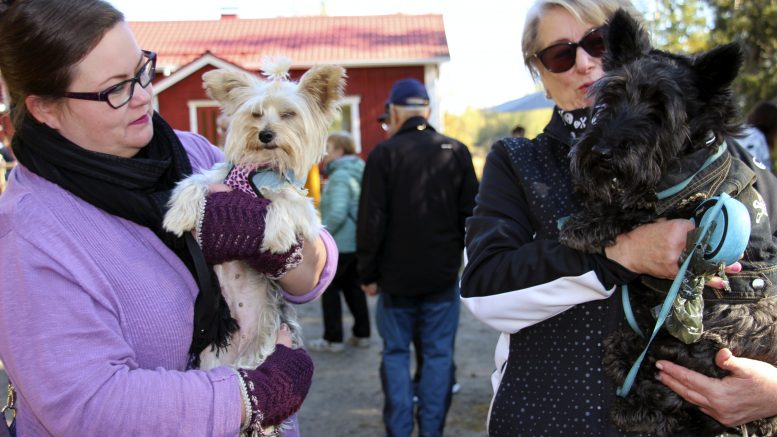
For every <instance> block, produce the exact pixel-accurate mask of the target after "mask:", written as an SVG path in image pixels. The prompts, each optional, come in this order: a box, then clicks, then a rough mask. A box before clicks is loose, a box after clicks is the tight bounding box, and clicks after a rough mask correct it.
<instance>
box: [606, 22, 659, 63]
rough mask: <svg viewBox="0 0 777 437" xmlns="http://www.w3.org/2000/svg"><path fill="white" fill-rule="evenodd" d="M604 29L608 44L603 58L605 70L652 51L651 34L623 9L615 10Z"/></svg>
mask: <svg viewBox="0 0 777 437" xmlns="http://www.w3.org/2000/svg"><path fill="white" fill-rule="evenodd" d="M604 31H605V44H606V45H607V51H606V52H605V53H604V59H603V60H602V66H603V68H604V71H609V70H612V69H614V68H618V67H620V66H622V65H625V64H628V63H629V62H632V61H634V60H636V59H638V58H640V57H642V56H644V55H646V54H648V53H649V52H650V36H649V35H648V33H647V32H646V31H645V29H644V28H643V27H642V25H641V24H639V22H638V21H637V20H636V19H634V17H632V16H631V15H629V13H628V12H626V11H625V10H623V9H618V10H617V11H615V13H614V14H613V15H612V17H610V19H609V20H608V22H607V25H606V26H605V28H604Z"/></svg>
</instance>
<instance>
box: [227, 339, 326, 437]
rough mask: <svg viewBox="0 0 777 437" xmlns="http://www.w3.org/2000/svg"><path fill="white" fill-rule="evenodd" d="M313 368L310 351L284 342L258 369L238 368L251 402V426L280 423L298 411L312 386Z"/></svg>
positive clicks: (258, 428)
mask: <svg viewBox="0 0 777 437" xmlns="http://www.w3.org/2000/svg"><path fill="white" fill-rule="evenodd" d="M313 369H314V366H313V360H311V359H310V356H309V355H308V354H307V352H305V351H304V350H303V349H290V348H287V347H286V346H283V345H280V344H279V345H276V346H275V352H273V353H272V354H271V355H270V356H269V357H267V360H265V362H264V363H262V364H261V365H260V366H259V367H257V368H256V369H254V370H248V369H238V374H240V376H241V377H242V378H243V381H244V382H245V385H246V389H247V390H246V391H247V394H248V399H249V402H250V404H251V419H250V423H251V429H253V430H255V431H261V430H262V428H264V427H267V426H277V425H280V424H281V423H282V422H283V421H284V420H286V419H287V418H288V417H290V416H291V415H292V414H294V413H295V412H297V411H298V410H299V408H300V406H301V405H302V402H303V401H304V400H305V396H307V394H308V390H310V385H311V382H312V380H313Z"/></svg>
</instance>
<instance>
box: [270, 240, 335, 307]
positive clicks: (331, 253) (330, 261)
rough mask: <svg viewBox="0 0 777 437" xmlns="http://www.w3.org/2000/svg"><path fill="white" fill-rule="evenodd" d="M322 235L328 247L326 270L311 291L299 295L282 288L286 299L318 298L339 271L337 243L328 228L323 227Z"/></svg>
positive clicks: (290, 300)
mask: <svg viewBox="0 0 777 437" xmlns="http://www.w3.org/2000/svg"><path fill="white" fill-rule="evenodd" d="M318 235H319V236H320V237H321V241H323V242H324V247H325V248H326V264H324V270H322V271H321V276H320V277H319V278H318V284H316V286H315V287H314V288H313V289H312V290H310V291H309V292H307V293H305V294H303V295H301V296H298V295H294V294H291V293H289V292H287V291H286V290H283V289H281V293H283V297H284V299H286V300H287V301H289V302H291V303H306V302H310V301H311V300H313V299H315V298H317V297H318V296H320V295H321V294H323V293H324V291H325V290H326V289H327V287H329V284H331V283H332V280H333V279H334V278H335V273H336V272H337V259H338V256H339V253H338V251H337V244H335V240H334V238H332V236H331V235H329V232H327V231H326V229H322V230H321V233H319V234H318Z"/></svg>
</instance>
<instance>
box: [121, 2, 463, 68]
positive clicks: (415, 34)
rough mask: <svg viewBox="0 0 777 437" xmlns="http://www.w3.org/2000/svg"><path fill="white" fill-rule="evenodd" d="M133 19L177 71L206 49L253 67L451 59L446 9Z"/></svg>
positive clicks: (165, 64)
mask: <svg viewBox="0 0 777 437" xmlns="http://www.w3.org/2000/svg"><path fill="white" fill-rule="evenodd" d="M229 17H230V16H224V17H222V19H220V20H202V21H155V22H151V21H133V22H130V23H129V24H130V27H131V28H132V30H133V32H134V33H135V36H136V37H137V39H138V41H139V43H140V45H141V47H142V48H144V49H147V50H154V51H156V52H157V55H158V59H157V69H159V70H166V71H167V72H171V71H175V70H176V69H178V68H179V67H180V66H182V65H185V64H188V63H190V62H192V61H194V60H195V59H196V58H198V57H200V56H202V54H203V53H204V52H206V51H210V52H211V53H214V54H217V55H218V56H219V57H221V58H223V59H225V60H226V61H228V62H232V63H234V64H237V65H240V66H242V67H243V68H246V69H249V70H259V69H260V67H261V60H262V58H263V57H265V56H275V55H283V56H286V57H289V58H291V60H292V62H293V67H297V68H303V67H310V66H312V65H316V64H321V63H336V64H340V65H344V66H367V65H373V66H375V65H400V64H401V65H408V64H416V65H421V64H430V63H437V64H439V63H442V62H445V61H448V60H449V59H450V54H449V52H448V43H447V40H446V38H445V28H444V25H443V19H442V15H439V14H429V15H403V14H397V15H375V16H357V17H326V16H312V17H279V18H263V19H242V18H234V16H231V17H233V18H229Z"/></svg>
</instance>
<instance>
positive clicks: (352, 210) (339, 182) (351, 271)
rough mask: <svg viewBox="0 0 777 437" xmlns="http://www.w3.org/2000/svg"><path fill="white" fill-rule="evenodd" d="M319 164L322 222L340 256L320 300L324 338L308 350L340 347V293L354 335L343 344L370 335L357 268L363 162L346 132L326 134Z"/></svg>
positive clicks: (363, 343) (365, 342) (363, 342)
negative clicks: (322, 167)
mask: <svg viewBox="0 0 777 437" xmlns="http://www.w3.org/2000/svg"><path fill="white" fill-rule="evenodd" d="M324 165H325V171H326V174H327V176H328V181H327V183H326V185H325V186H324V189H323V191H322V193H321V205H320V208H321V221H322V222H323V224H324V226H325V227H326V229H327V230H328V231H329V233H331V234H332V236H333V237H334V239H335V242H336V243H337V250H338V251H339V252H340V260H339V263H338V265H337V273H336V274H335V278H334V280H333V281H332V284H331V285H330V286H329V288H327V290H326V291H325V292H324V295H323V296H322V298H321V308H322V311H323V314H324V335H323V338H319V339H316V340H313V341H311V342H309V343H308V348H309V349H311V350H314V351H320V352H339V351H342V350H343V349H344V347H345V346H344V342H343V318H342V306H341V303H340V293H341V292H342V294H343V297H344V298H345V303H346V304H347V305H348V309H349V310H350V311H351V314H352V315H353V319H354V324H353V330H352V333H353V335H352V336H351V337H350V338H349V339H348V343H349V344H350V345H351V346H356V347H368V346H369V339H370V317H369V311H368V309H367V297H366V295H365V294H364V293H363V292H362V290H361V287H360V285H359V277H358V273H357V270H356V217H357V214H358V210H359V194H360V193H361V182H362V174H363V173H364V161H363V160H362V159H361V158H359V156H358V155H356V146H355V144H354V140H353V137H352V136H351V135H350V134H349V133H347V132H335V133H332V134H330V135H329V138H327V155H326V156H325V157H324Z"/></svg>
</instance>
